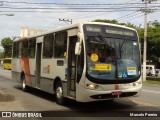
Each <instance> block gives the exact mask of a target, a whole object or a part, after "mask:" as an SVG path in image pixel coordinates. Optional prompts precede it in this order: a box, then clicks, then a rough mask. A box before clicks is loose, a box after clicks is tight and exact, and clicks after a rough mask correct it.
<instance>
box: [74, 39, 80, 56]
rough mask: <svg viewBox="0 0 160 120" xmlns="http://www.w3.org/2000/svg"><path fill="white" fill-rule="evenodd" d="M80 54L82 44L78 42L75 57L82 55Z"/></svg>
mask: <svg viewBox="0 0 160 120" xmlns="http://www.w3.org/2000/svg"><path fill="white" fill-rule="evenodd" d="M80 54H81V44H80V43H79V42H76V46H75V55H80Z"/></svg>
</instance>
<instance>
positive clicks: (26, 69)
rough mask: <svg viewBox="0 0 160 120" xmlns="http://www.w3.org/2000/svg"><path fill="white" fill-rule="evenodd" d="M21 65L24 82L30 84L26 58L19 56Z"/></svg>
mask: <svg viewBox="0 0 160 120" xmlns="http://www.w3.org/2000/svg"><path fill="white" fill-rule="evenodd" d="M21 67H22V70H23V72H24V73H25V79H26V84H27V85H32V81H31V77H30V67H29V59H28V58H21Z"/></svg>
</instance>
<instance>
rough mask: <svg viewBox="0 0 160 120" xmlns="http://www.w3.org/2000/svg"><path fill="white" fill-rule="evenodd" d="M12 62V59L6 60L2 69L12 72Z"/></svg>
mask: <svg viewBox="0 0 160 120" xmlns="http://www.w3.org/2000/svg"><path fill="white" fill-rule="evenodd" d="M11 60H12V58H4V59H3V63H2V67H3V68H4V69H8V70H10V69H11V68H12V64H11Z"/></svg>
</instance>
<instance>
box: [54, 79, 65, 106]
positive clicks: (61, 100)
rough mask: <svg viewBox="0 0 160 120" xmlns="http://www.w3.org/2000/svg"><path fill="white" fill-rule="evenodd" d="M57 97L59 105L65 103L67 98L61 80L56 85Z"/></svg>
mask: <svg viewBox="0 0 160 120" xmlns="http://www.w3.org/2000/svg"><path fill="white" fill-rule="evenodd" d="M55 99H56V103H57V104H59V105H64V104H65V98H64V97H63V89H62V84H61V82H59V81H58V82H57V83H56V87H55Z"/></svg>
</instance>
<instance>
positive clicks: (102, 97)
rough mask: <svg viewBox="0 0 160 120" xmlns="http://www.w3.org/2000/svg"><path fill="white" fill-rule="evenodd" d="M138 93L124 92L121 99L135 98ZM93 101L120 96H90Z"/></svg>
mask: <svg viewBox="0 0 160 120" xmlns="http://www.w3.org/2000/svg"><path fill="white" fill-rule="evenodd" d="M137 93H138V92H124V93H122V94H121V95H119V97H129V96H134V95H136V94H137ZM90 97H91V98H93V99H110V98H117V97H118V95H114V96H113V95H112V94H99V95H93V96H90Z"/></svg>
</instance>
